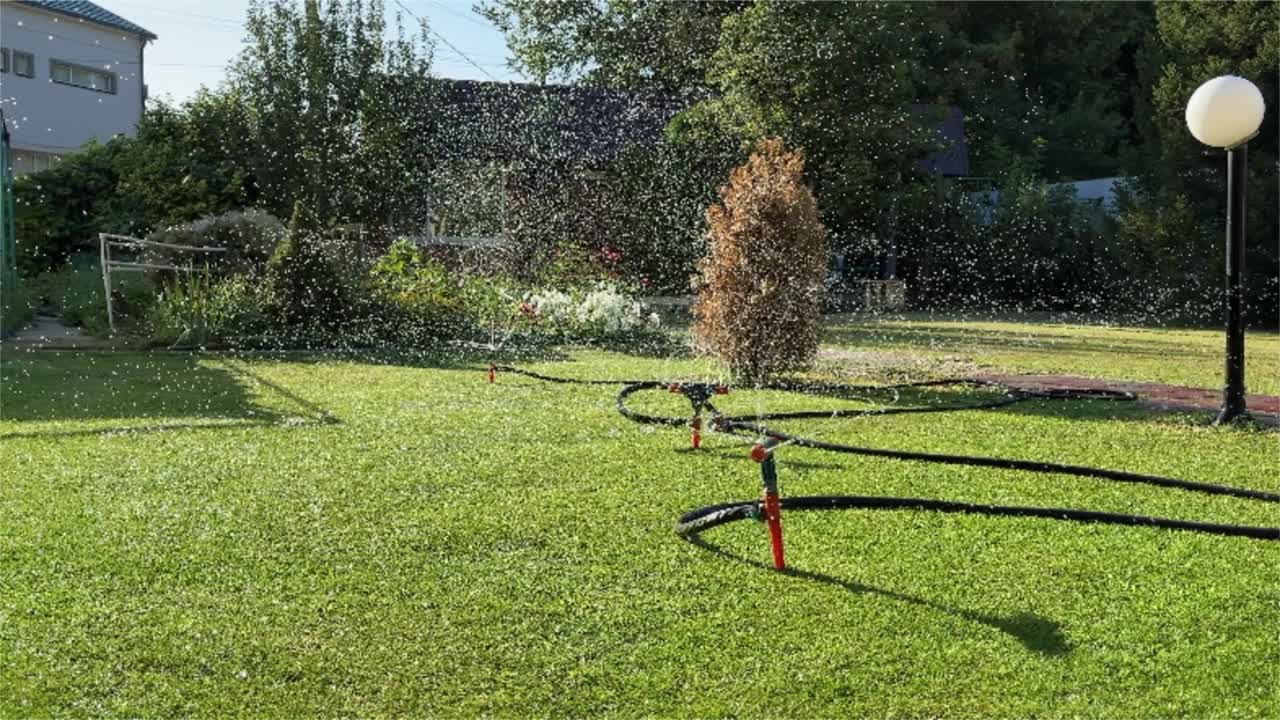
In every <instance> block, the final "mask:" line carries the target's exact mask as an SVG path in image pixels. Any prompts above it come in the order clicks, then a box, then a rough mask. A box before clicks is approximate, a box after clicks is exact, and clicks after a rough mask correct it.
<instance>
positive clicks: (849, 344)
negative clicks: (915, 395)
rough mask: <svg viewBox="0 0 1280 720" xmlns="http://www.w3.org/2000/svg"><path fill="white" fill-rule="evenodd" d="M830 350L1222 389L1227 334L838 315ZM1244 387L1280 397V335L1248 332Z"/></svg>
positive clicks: (830, 323) (831, 328) (830, 329)
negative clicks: (1279, 395) (852, 350)
mask: <svg viewBox="0 0 1280 720" xmlns="http://www.w3.org/2000/svg"><path fill="white" fill-rule="evenodd" d="M826 340H827V344H828V347H830V348H833V349H835V348H853V349H856V350H858V351H870V354H871V356H872V357H871V358H870V359H871V361H872V362H875V361H876V360H877V359H878V358H876V357H875V354H876V353H888V354H889V356H888V357H886V358H883V359H882V360H881V362H884V361H887V362H889V363H892V362H893V361H894V360H900V358H896V357H895V355H896V354H900V353H901V354H906V355H908V356H909V357H907V358H905V359H906V360H911V361H915V362H919V361H921V360H926V361H931V362H932V363H934V364H936V363H939V362H943V363H946V362H950V363H953V364H956V365H964V364H975V365H977V366H979V368H980V369H982V370H988V371H993V372H1020V373H1050V374H1066V375H1085V376H1090V377H1104V378H1110V379H1116V380H1134V381H1140V382H1158V383H1167V384H1170V385H1185V386H1189V387H1202V388H1220V387H1222V383H1223V353H1224V344H1225V334H1224V332H1223V331H1222V330H1188V329H1158V328H1133V327H1122V326H1115V325H1081V324H1071V323H1065V322H1025V321H1020V320H1012V319H995V320H956V319H951V318H945V317H932V316H929V315H924V314H914V315H907V316H901V317H894V316H885V317H881V318H869V317H866V316H858V315H848V316H833V317H832V318H830V319H829V321H828V333H827V337H826ZM1245 360H1246V368H1245V370H1246V372H1245V382H1246V386H1247V389H1248V391H1249V392H1250V393H1265V394H1272V395H1274V394H1277V393H1280V335H1277V334H1276V333H1274V332H1249V333H1247V334H1246V342H1245Z"/></svg>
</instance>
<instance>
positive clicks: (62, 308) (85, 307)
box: [31, 255, 155, 336]
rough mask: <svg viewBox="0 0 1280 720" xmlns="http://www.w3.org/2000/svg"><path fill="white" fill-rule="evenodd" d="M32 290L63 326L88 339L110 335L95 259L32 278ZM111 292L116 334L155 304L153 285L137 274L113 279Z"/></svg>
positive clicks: (79, 259)
mask: <svg viewBox="0 0 1280 720" xmlns="http://www.w3.org/2000/svg"><path fill="white" fill-rule="evenodd" d="M31 288H32V290H33V292H34V293H35V294H36V295H37V296H38V298H39V299H40V300H41V301H43V302H44V303H46V304H48V305H50V306H52V307H53V308H54V309H55V311H56V312H57V314H58V317H59V318H60V319H61V320H62V322H63V323H64V324H66V325H71V326H75V327H79V328H82V329H84V331H85V332H87V333H89V334H91V335H100V336H101V335H106V334H108V333H109V332H110V325H109V324H108V322H107V301H106V295H105V288H104V286H103V283H102V266H101V265H100V264H99V263H98V261H97V259H96V258H90V257H89V256H83V255H82V256H79V257H77V258H74V259H72V260H71V261H70V262H68V263H66V264H65V265H63V266H62V267H61V268H59V269H58V270H56V271H54V272H49V273H44V274H42V275H40V276H38V277H36V278H34V279H33V280H32V281H31ZM111 290H112V300H113V305H112V307H113V308H114V311H115V317H116V328H117V329H118V330H123V331H129V330H131V329H134V328H135V327H136V326H137V325H138V324H139V323H140V321H141V320H143V319H144V318H145V317H146V313H147V309H148V308H149V307H150V306H151V303H152V302H154V301H155V285H153V284H152V283H151V282H150V281H149V280H147V279H146V278H145V277H143V276H142V275H141V274H139V273H116V274H114V275H112V277H111Z"/></svg>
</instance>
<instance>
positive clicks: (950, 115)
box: [912, 105, 969, 177]
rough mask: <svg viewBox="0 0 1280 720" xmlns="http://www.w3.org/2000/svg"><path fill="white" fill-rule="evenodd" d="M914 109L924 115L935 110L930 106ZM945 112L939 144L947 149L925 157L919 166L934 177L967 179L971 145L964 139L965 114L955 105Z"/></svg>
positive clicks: (914, 107) (915, 106)
mask: <svg viewBox="0 0 1280 720" xmlns="http://www.w3.org/2000/svg"><path fill="white" fill-rule="evenodd" d="M912 109H913V110H914V111H916V112H919V113H924V112H927V111H929V110H931V109H934V108H933V107H931V106H929V105H914V106H912ZM936 109H943V108H936ZM945 112H946V114H945V115H943V117H942V121H941V122H940V123H938V142H940V143H942V144H943V145H944V146H945V147H944V148H943V149H942V150H939V151H938V152H935V153H930V154H929V155H927V156H925V157H924V158H923V159H922V160H920V162H919V163H918V164H919V166H920V169H921V170H924V171H925V172H927V173H931V174H933V175H942V176H943V177H967V176H968V175H969V144H968V143H967V142H965V139H964V112H963V111H962V110H960V108H958V107H955V106H954V105H952V106H948V107H946V108H945Z"/></svg>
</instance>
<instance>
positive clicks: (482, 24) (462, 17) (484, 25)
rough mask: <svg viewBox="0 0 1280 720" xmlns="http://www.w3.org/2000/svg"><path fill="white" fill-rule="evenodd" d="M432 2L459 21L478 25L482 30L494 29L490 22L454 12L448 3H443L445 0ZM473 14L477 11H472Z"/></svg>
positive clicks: (432, 0)
mask: <svg viewBox="0 0 1280 720" xmlns="http://www.w3.org/2000/svg"><path fill="white" fill-rule="evenodd" d="M430 1H431V2H433V3H435V4H436V5H439V6H440V9H441V10H444V11H445V12H447V13H449V14H450V15H452V16H454V17H456V18H458V19H459V20H464V21H466V22H469V23H471V24H472V25H478V26H480V27H482V28H490V29H492V27H493V26H492V25H490V24H489V23H488V22H481V21H480V20H476V19H475V18H473V17H471V16H470V15H465V14H463V13H460V12H458V11H457V10H454V9H453V8H451V7H449V5H448V3H445V2H443V0H430ZM472 12H475V10H474V9H473V10H472Z"/></svg>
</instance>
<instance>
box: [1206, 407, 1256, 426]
mask: <svg viewBox="0 0 1280 720" xmlns="http://www.w3.org/2000/svg"><path fill="white" fill-rule="evenodd" d="M1252 423H1253V416H1252V415H1250V414H1249V411H1248V410H1246V409H1245V408H1244V406H1243V405H1239V406H1236V405H1223V406H1222V409H1221V410H1219V411H1218V417H1217V419H1215V420H1214V421H1213V425H1214V427H1218V426H1221V425H1250V424H1252Z"/></svg>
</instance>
